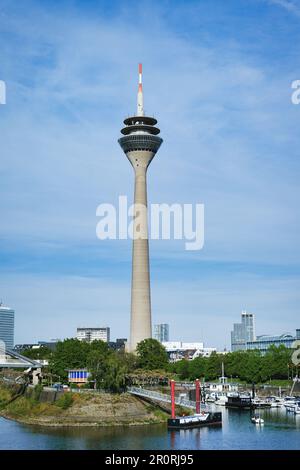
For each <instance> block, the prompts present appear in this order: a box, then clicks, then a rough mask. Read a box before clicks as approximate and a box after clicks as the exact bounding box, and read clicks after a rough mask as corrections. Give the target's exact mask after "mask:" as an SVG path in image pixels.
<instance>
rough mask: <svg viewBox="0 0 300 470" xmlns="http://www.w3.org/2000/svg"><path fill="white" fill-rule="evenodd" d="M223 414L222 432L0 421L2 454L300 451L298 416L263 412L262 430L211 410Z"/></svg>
mask: <svg viewBox="0 0 300 470" xmlns="http://www.w3.org/2000/svg"><path fill="white" fill-rule="evenodd" d="M213 410H215V411H222V415H223V426H222V427H206V428H198V429H197V428H195V429H188V430H176V431H175V430H174V431H168V430H167V427H166V425H164V424H162V425H148V426H132V427H127V428H126V430H125V429H124V428H123V427H109V428H108V427H106V428H94V427H93V428H92V427H73V428H49V427H42V426H31V425H23V424H19V423H17V422H15V421H11V420H7V419H4V418H0V449H2V450H3V449H6V450H8V449H9V450H12V449H30V450H33V449H35V450H46V449H47V450H48V449H51V450H68V449H72V450H76V449H82V450H92V449H106V450H122V449H130V450H139V449H146V450H197V449H202V450H217V449H218V450H230V449H233V450H246V449H264V450H287V449H293V450H299V449H300V415H294V414H291V413H287V412H286V410H285V409H284V408H274V409H263V410H260V411H259V414H260V416H261V417H262V418H263V419H264V421H265V423H264V425H263V426H259V425H255V424H253V423H251V420H250V417H251V415H250V412H249V411H248V412H247V411H239V410H231V409H226V408H225V407H217V406H213Z"/></svg>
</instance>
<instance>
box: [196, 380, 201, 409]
mask: <svg viewBox="0 0 300 470" xmlns="http://www.w3.org/2000/svg"><path fill="white" fill-rule="evenodd" d="M200 394H201V390H200V380H199V379H196V413H197V414H199V413H200Z"/></svg>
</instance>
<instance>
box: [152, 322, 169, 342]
mask: <svg viewBox="0 0 300 470" xmlns="http://www.w3.org/2000/svg"><path fill="white" fill-rule="evenodd" d="M154 339H157V341H159V342H160V343H162V342H163V341H169V325H168V324H167V323H160V324H158V325H154Z"/></svg>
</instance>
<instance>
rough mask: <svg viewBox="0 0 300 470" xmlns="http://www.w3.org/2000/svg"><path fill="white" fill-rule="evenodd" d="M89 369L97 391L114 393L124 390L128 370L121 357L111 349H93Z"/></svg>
mask: <svg viewBox="0 0 300 470" xmlns="http://www.w3.org/2000/svg"><path fill="white" fill-rule="evenodd" d="M87 367H88V369H89V371H90V372H91V374H92V379H94V380H95V382H96V388H97V389H101V388H102V389H104V390H107V391H110V392H113V393H118V392H121V391H123V390H124V388H125V381H126V372H127V368H126V365H125V364H124V362H123V361H122V360H121V359H120V357H119V356H118V355H117V354H116V353H115V352H114V351H111V350H109V349H106V350H105V348H102V350H100V349H97V348H95V349H93V350H92V351H91V352H90V354H89V355H88V358H87Z"/></svg>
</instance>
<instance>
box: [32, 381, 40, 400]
mask: <svg viewBox="0 0 300 470" xmlns="http://www.w3.org/2000/svg"><path fill="white" fill-rule="evenodd" d="M42 390H43V385H42V384H38V385H36V386H35V387H34V389H33V394H32V398H33V399H34V401H39V399H40V396H41V393H42Z"/></svg>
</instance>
